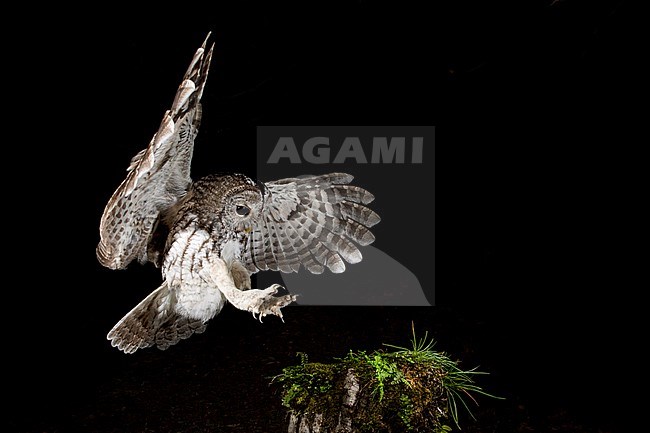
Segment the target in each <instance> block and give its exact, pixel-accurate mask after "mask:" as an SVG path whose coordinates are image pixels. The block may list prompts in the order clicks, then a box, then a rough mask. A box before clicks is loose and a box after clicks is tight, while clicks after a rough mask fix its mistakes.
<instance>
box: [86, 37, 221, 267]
mask: <svg viewBox="0 0 650 433" xmlns="http://www.w3.org/2000/svg"><path fill="white" fill-rule="evenodd" d="M209 36H210V35H208V37H209ZM206 42H207V38H206V41H205V42H203V45H202V46H201V47H200V48H199V49H198V50H197V51H196V54H194V57H193V58H192V62H191V63H190V66H189V68H188V69H187V72H186V73H185V76H184V77H183V81H182V83H181V85H180V86H179V88H178V91H177V93H176V97H175V98H174V102H173V104H172V107H171V109H170V110H167V112H165V115H164V116H163V119H162V122H161V124H160V128H159V129H158V132H156V134H155V135H154V136H153V138H152V139H151V142H150V143H149V145H148V146H147V148H146V149H143V150H142V151H141V152H140V153H138V154H137V155H136V156H135V157H134V158H133V159H132V160H131V165H130V166H129V168H128V169H127V173H128V174H127V176H126V179H124V181H123V182H122V183H121V184H120V186H119V187H118V188H117V190H116V191H115V193H113V196H112V197H111V198H110V200H109V201H108V204H107V205H106V208H105V209H104V213H103V215H102V219H101V223H100V228H99V230H100V237H101V239H100V241H99V244H98V245H97V258H98V260H99V262H100V263H101V264H102V265H104V266H106V267H108V268H111V269H122V268H125V267H126V266H127V265H128V264H129V263H130V262H132V261H133V260H134V259H136V258H137V259H138V260H140V261H141V262H146V261H147V260H152V257H150V255H149V254H148V251H147V250H148V245H149V242H150V240H151V238H152V235H153V232H154V230H155V229H156V225H157V223H158V220H159V216H160V215H161V213H164V212H165V211H166V210H168V209H169V208H170V207H171V206H173V205H174V203H176V202H177V201H178V199H179V198H181V197H182V196H183V195H184V194H185V192H186V191H187V188H188V187H189V185H190V183H191V182H192V180H191V178H190V162H191V160H192V151H193V148H194V138H195V137H196V134H197V132H198V128H199V123H200V121H201V104H200V100H201V96H202V94H203V89H204V87H205V82H206V79H207V76H208V69H209V67H210V60H211V57H212V49H213V47H214V45H213V46H212V47H210V50H209V51H206V48H205V44H206ZM152 261H153V260H152Z"/></svg>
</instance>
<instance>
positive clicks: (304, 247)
mask: <svg viewBox="0 0 650 433" xmlns="http://www.w3.org/2000/svg"><path fill="white" fill-rule="evenodd" d="M352 179H353V177H352V176H350V175H349V174H343V173H331V174H326V175H322V176H315V177H307V178H302V179H282V180H278V181H275V182H268V183H266V184H264V185H263V186H264V187H265V191H264V206H263V210H262V212H261V214H260V215H259V216H258V217H257V218H256V219H255V221H254V223H253V226H252V230H251V233H250V235H249V237H248V239H247V241H246V245H245V248H244V251H243V252H242V256H243V260H244V264H245V266H246V268H247V269H248V270H249V271H251V272H257V271H260V270H267V269H270V270H274V271H277V270H280V271H282V272H298V269H299V268H300V265H303V266H304V267H305V268H307V270H309V271H310V272H312V273H314V274H320V273H322V272H323V271H324V269H325V267H327V268H329V269H330V271H332V272H334V273H340V272H343V271H345V263H344V262H343V260H345V261H346V262H348V263H358V262H360V261H361V258H362V256H361V252H360V251H359V248H357V246H356V245H355V243H357V244H359V245H362V246H365V245H368V244H370V243H372V242H373V241H374V240H375V237H374V235H373V234H372V233H371V232H370V230H369V227H372V226H374V225H375V224H377V223H378V222H379V221H380V218H379V215H377V214H376V213H375V212H373V211H372V210H370V209H369V208H367V207H366V206H365V205H366V204H368V203H370V202H372V201H373V200H374V196H373V195H372V194H370V193H369V192H368V191H366V190H364V189H362V188H359V187H357V186H353V185H349V183H350V182H351V181H352Z"/></svg>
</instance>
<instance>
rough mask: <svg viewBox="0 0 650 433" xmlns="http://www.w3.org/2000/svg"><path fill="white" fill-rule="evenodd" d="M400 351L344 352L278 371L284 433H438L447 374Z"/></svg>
mask: <svg viewBox="0 0 650 433" xmlns="http://www.w3.org/2000/svg"><path fill="white" fill-rule="evenodd" d="M405 353H406V352H401V353H395V352H390V353H385V352H374V353H371V354H366V353H365V352H357V353H352V352H351V353H350V354H349V355H348V356H347V357H346V358H344V359H341V360H338V362H336V363H333V364H320V363H309V362H307V359H306V356H304V355H302V361H301V363H300V364H299V365H296V366H292V367H288V368H285V369H284V372H283V374H282V375H280V376H278V378H276V379H277V381H278V382H281V383H282V384H283V404H284V405H285V406H286V407H287V408H288V409H289V416H288V421H287V422H288V426H287V431H288V432H289V433H343V432H345V433H362V432H363V433H366V432H373V433H383V432H391V433H392V432H444V431H448V430H450V428H449V427H448V426H446V425H445V423H444V422H445V420H446V419H447V418H448V416H449V413H448V394H447V389H446V388H445V384H444V377H445V375H446V374H447V372H446V371H445V369H444V368H443V367H442V366H440V365H435V364H434V363H432V362H425V361H418V360H415V359H413V358H412V357H410V356H407V355H405Z"/></svg>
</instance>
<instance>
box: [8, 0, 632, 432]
mask: <svg viewBox="0 0 650 433" xmlns="http://www.w3.org/2000/svg"><path fill="white" fill-rule="evenodd" d="M549 3H550V2H543V1H537V2H515V1H512V2H464V1H463V2H436V3H435V5H434V6H433V7H431V8H428V9H424V8H420V7H415V6H412V5H410V4H408V3H394V4H390V3H389V4H383V3H382V4H376V3H373V2H365V1H360V2H350V3H348V4H345V5H334V4H329V3H322V4H319V5H318V6H309V7H307V6H304V5H302V6H301V5H296V4H291V5H290V4H277V3H276V2H268V3H266V4H257V5H253V4H249V3H246V4H243V5H242V6H241V7H236V8H229V9H226V8H220V7H217V6H213V7H212V8H211V9H204V8H202V7H200V6H198V5H196V4H194V3H192V4H186V5H185V6H182V7H181V6H180V5H179V6H177V7H176V8H173V9H169V10H157V11H155V12H153V11H152V12H148V13H146V14H145V13H139V12H135V11H133V10H130V9H128V8H120V9H117V8H110V9H109V8H106V9H105V10H101V9H98V10H96V11H90V10H88V11H79V10H76V11H74V12H75V13H77V14H81V15H78V16H73V15H71V14H72V12H73V11H69V10H65V9H61V7H51V8H50V9H47V10H46V9H39V10H38V13H36V12H35V11H31V13H32V14H34V16H36V15H38V19H37V18H33V19H30V18H27V19H26V20H25V22H24V24H21V29H22V30H21V31H18V32H16V34H15V35H13V36H12V37H9V38H7V39H6V41H5V43H6V44H7V45H9V47H8V49H7V50H6V53H7V57H8V58H11V59H12V60H13V61H14V64H13V66H12V67H9V66H8V67H6V72H8V73H9V75H10V76H9V78H7V79H6V81H5V86H6V88H7V92H8V93H12V94H14V93H18V96H19V99H18V100H19V101H21V102H17V103H15V104H13V103H12V108H13V109H14V111H15V112H16V114H17V117H18V118H19V119H18V120H22V123H17V124H16V125H21V126H20V127H19V128H20V132H21V136H22V139H20V140H12V141H10V142H8V143H6V154H5V166H6V169H7V173H10V170H9V169H13V168H16V169H18V170H19V171H18V172H17V173H16V174H13V175H11V177H10V179H9V180H8V181H7V182H6V191H5V192H6V197H5V206H6V209H9V210H10V212H8V213H6V216H5V217H6V218H8V221H9V225H8V227H9V229H8V230H7V233H6V244H7V245H11V247H10V250H9V254H10V255H11V256H12V257H13V259H12V260H11V261H10V262H9V266H8V267H7V268H5V272H4V274H5V290H6V291H7V293H9V294H10V296H9V297H8V299H7V301H6V303H5V310H6V312H7V313H8V316H7V321H8V324H7V325H8V326H7V329H8V332H7V338H8V341H7V342H6V343H5V348H6V349H7V350H6V352H4V353H5V355H4V356H5V357H6V358H7V360H8V361H9V364H8V365H9V367H8V368H7V370H6V376H7V377H6V382H7V384H8V388H7V391H6V392H10V394H9V395H11V396H12V397H11V404H10V406H9V407H8V409H9V410H8V412H9V413H10V417H9V423H10V426H12V427H13V428H15V429H16V430H17V431H25V430H30V428H36V427H33V426H38V428H39V429H40V430H43V431H54V430H57V431H66V430H74V429H81V427H79V426H81V425H83V423H82V422H81V421H78V420H77V421H75V420H76V419H77V418H74V416H75V414H77V415H78V413H79V412H84V411H86V410H87V411H89V412H92V411H93V409H92V406H93V405H95V404H97V405H99V404H100V403H97V402H100V401H103V400H101V398H98V397H96V396H97V393H98V392H100V391H97V390H98V389H100V390H101V389H103V388H102V386H105V385H102V384H105V383H107V382H109V383H110V382H111V381H112V380H114V378H115V375H116V374H119V372H120V371H122V370H129V369H132V370H129V371H140V370H137V368H136V367H137V366H138V365H140V367H141V368H142V369H143V370H145V371H148V374H151V375H155V370H156V366H157V365H159V364H156V363H155V362H154V361H150V359H154V360H158V361H157V362H159V363H166V364H165V365H169V366H172V367H170V368H172V369H173V366H174V362H175V360H176V359H181V358H182V356H183V353H184V352H183V351H184V350H185V351H191V347H192V345H193V340H194V338H193V339H192V340H189V341H187V342H184V343H182V345H179V346H177V347H176V348H174V349H171V350H170V351H168V352H165V353H162V354H160V353H158V352H157V351H156V352H151V354H150V355H146V354H145V355H136V356H139V358H133V359H135V361H131V360H126V361H125V360H124V355H122V354H120V353H118V352H117V351H116V350H115V349H111V348H110V347H108V346H109V345H108V343H107V342H106V340H105V337H104V336H105V334H106V331H107V330H109V329H110V327H111V326H112V325H113V324H114V323H115V321H116V320H117V319H119V318H120V317H121V316H122V315H123V314H124V313H125V312H126V311H128V310H129V309H130V308H131V307H132V306H133V305H135V303H136V302H138V301H139V300H140V299H141V298H142V297H143V296H144V295H145V294H146V293H148V292H149V291H150V290H151V289H153V288H154V287H155V285H156V284H157V283H158V281H159V274H158V272H157V271H156V270H155V269H153V268H151V267H137V266H134V267H132V268H130V269H129V270H127V271H122V272H113V271H109V270H106V269H102V268H101V267H100V266H99V264H98V263H97V262H96V259H95V256H94V248H95V245H96V243H97V241H98V238H99V235H98V224H99V218H100V216H101V211H102V209H103V206H104V204H105V202H106V200H107V199H108V198H109V196H110V194H111V193H112V191H113V190H114V189H115V187H116V186H117V185H118V184H119V182H120V181H121V180H122V178H123V175H124V171H123V170H124V169H125V168H126V166H127V165H128V161H129V159H130V158H131V156H133V155H134V154H135V153H136V152H137V151H138V150H139V149H140V148H142V147H144V146H145V145H146V143H148V141H149V139H150V137H151V135H152V133H153V132H154V131H155V130H156V128H157V126H158V122H159V121H160V117H161V114H162V112H163V111H164V110H165V109H166V108H167V107H168V105H169V103H170V102H171V100H172V98H173V95H174V92H175V90H176V86H177V85H178V80H179V78H180V77H181V75H182V73H183V72H184V70H185V68H186V66H187V62H188V61H189V58H190V57H191V55H192V53H193V51H194V50H195V49H196V47H197V46H198V45H199V44H200V43H201V41H202V40H203V38H204V36H205V34H206V32H207V31H209V30H211V31H212V32H213V37H212V39H213V40H214V41H215V43H216V47H215V55H214V60H213V65H212V69H211V73H210V81H209V84H208V87H207V90H206V93H205V95H204V107H205V113H206V117H205V119H204V123H203V125H202V128H201V133H200V135H199V138H198V140H197V144H196V148H195V149H196V150H195V161H194V164H193V173H194V176H195V177H198V176H201V175H205V174H208V173H211V172H215V171H241V172H244V173H254V172H255V164H256V161H255V158H254V157H253V156H252V155H253V154H254V149H255V125H258V124H266V125H274V124H280V125H282V124H312V125H313V124H316V125H318V124H323V125H327V124H330V125H346V124H352V125H355V124H357V125H358V124H370V125H372V124H375V125H381V124H393V125H399V124H407V125H408V124H432V125H436V143H437V149H436V209H437V212H436V236H437V243H436V256H437V257H436V269H437V273H436V303H437V305H438V306H437V307H435V308H433V309H428V310H422V309H379V310H363V311H353V309H338V310H332V309H328V308H325V309H322V310H319V309H318V308H313V309H311V310H303V311H308V312H307V313H295V314H296V315H304V314H307V315H309V317H310V318H311V319H310V320H312V322H309V323H312V324H313V323H317V324H319V326H321V328H319V329H321V330H322V329H324V330H328V329H330V330H331V332H332V334H331V335H327V334H323V333H319V334H315V335H313V334H312V333H311V331H313V329H314V328H313V327H311V326H305V327H304V328H301V327H299V326H295V325H294V327H293V328H286V329H292V330H294V331H295V332H296V333H300V332H302V334H301V335H298V336H296V339H298V340H299V341H305V342H311V343H309V344H311V346H310V345H309V344H306V345H304V346H300V345H297V344H296V345H294V346H291V351H296V350H304V351H307V352H309V351H310V350H311V351H312V352H313V351H314V350H317V349H316V348H317V347H319V346H320V345H322V344H324V343H323V342H324V341H329V342H331V341H334V342H340V343H341V346H342V347H338V349H339V352H338V354H342V353H344V352H345V351H346V350H347V349H348V348H355V347H356V346H357V345H360V346H362V347H363V346H364V345H370V346H372V345H373V344H375V343H377V342H381V341H386V339H385V338H384V337H386V338H388V336H390V335H393V334H394V335H401V336H404V339H405V338H407V336H408V332H409V330H408V327H406V326H405V324H408V323H410V320H415V321H416V325H418V322H419V323H420V324H421V328H422V329H423V330H425V329H426V330H431V331H433V332H434V334H436V335H438V332H437V329H438V327H439V328H440V329H441V330H444V332H443V331H440V332H439V336H438V338H439V345H440V346H439V347H441V348H442V349H444V350H449V351H450V352H451V353H452V355H453V356H458V357H463V356H464V353H465V352H469V355H467V356H468V357H469V358H470V361H471V362H475V363H477V364H481V366H482V368H483V369H485V370H488V371H492V372H493V373H494V374H493V376H492V378H491V379H489V380H488V382H487V386H489V387H491V389H493V390H495V392H497V393H500V394H501V395H505V396H507V397H508V398H509V399H510V401H511V402H512V401H514V402H515V403H518V402H521V404H522V405H525V406H526V407H531V409H530V410H531V411H534V410H535V409H533V408H535V407H537V408H548V407H553V408H556V407H557V408H561V409H562V410H566V411H568V412H569V413H571V414H575V415H574V416H575V417H576V419H577V420H578V421H577V422H582V423H585V424H586V425H590V426H596V427H600V426H603V428H604V429H606V430H607V429H612V430H615V429H616V427H617V426H623V425H625V423H632V421H631V417H632V416H633V415H634V414H635V413H636V411H635V410H634V409H633V408H632V406H630V405H631V404H632V403H631V402H632V401H633V399H632V398H631V397H630V396H629V391H630V390H631V389H633V388H634V386H635V383H636V376H635V374H634V373H632V372H634V371H637V367H638V366H637V364H638V361H637V358H636V357H635V354H634V351H635V348H636V347H637V346H638V345H639V344H640V343H639V341H637V340H635V339H634V338H633V334H632V331H633V330H634V327H633V326H632V323H631V319H634V318H635V317H636V316H635V313H634V312H633V308H632V304H633V301H632V299H631V294H632V293H633V289H634V288H635V287H637V288H638V287H640V286H639V285H638V284H631V283H630V282H629V281H627V275H628V274H629V273H630V271H631V270H632V269H633V268H634V267H635V266H636V263H638V260H636V261H635V260H634V259H632V258H631V257H630V255H629V254H628V249H627V247H625V246H624V242H625V241H628V240H630V234H628V232H629V225H630V220H631V218H632V216H633V213H634V212H633V211H631V210H627V209H628V207H627V205H628V203H629V201H630V200H633V198H631V197H629V196H628V194H626V191H629V190H630V189H631V187H632V186H634V183H635V180H634V179H635V172H634V170H632V169H631V168H629V167H630V166H631V164H632V163H633V162H634V161H633V160H634V157H633V156H632V154H631V153H629V152H628V151H627V150H626V149H627V148H628V147H627V146H628V145H629V144H630V143H635V142H638V139H637V138H636V137H635V135H634V134H633V129H632V128H634V127H635V126H636V125H637V123H636V122H637V120H636V118H635V115H634V114H633V113H634V112H635V111H636V110H635V109H634V108H633V105H632V104H633V101H635V100H636V99H637V98H638V88H637V84H638V80H636V78H637V74H638V72H637V70H636V66H635V60H636V59H637V58H638V56H639V54H640V53H639V52H638V51H636V49H635V47H634V44H633V41H634V40H635V39H634V38H635V35H634V32H635V29H636V27H635V26H633V25H631V24H630V23H629V22H628V21H627V19H626V17H627V15H628V13H629V11H628V10H627V9H628V4H627V3H626V2H624V1H610V2H587V1H571V0H566V1H560V2H557V3H555V4H554V5H550V4H549ZM29 16H31V15H29V14H28V15H26V17H29ZM23 18H24V17H23ZM19 42H20V43H19ZM14 54H15V55H14ZM224 148H227V149H228V150H227V151H224V150H223V149H224ZM641 198H642V197H637V198H636V200H637V201H638V200H639V199H641ZM395 206H403V207H404V211H405V212H413V213H414V214H416V215H417V214H418V213H419V212H421V210H420V209H418V208H417V206H416V207H414V206H413V205H412V204H410V203H409V204H404V203H396V204H395ZM25 233H27V234H25ZM16 273H18V274H16ZM16 275H18V277H16ZM15 295H17V296H15ZM297 310H302V309H294V310H290V311H291V312H293V311H297ZM224 315H225V318H224V319H223V322H222V323H221V325H218V326H217V325H214V324H213V325H212V326H211V327H209V331H208V332H207V333H206V334H205V335H204V336H200V337H195V338H196V341H197V343H194V344H197V345H200V344H203V346H204V347H210V346H211V345H213V344H215V345H217V346H219V345H221V346H223V347H224V348H225V350H231V351H233V352H237V351H238V350H239V349H238V348H237V347H236V346H235V347H231V346H229V345H228V344H229V342H232V341H237V338H238V337H237V336H238V332H241V333H242V334H241V335H242V336H249V335H251V334H250V333H251V332H252V333H258V334H259V333H264V336H265V338H266V339H268V340H269V341H272V339H273V338H274V337H273V332H272V331H273V330H275V329H280V328H277V326H278V325H277V324H275V323H272V324H269V325H268V327H267V328H264V327H255V328H251V327H252V326H253V325H250V324H247V323H248V322H247V321H250V320H251V319H250V318H249V317H248V316H247V315H245V314H243V313H242V314H236V312H228V311H226V312H224ZM288 316H290V314H288ZM364 316H365V317H369V319H368V321H367V322H364V320H363V319H364ZM373 317H375V319H374V321H373V319H372V318H373ZM377 317H380V318H381V320H380V319H377ZM431 317H433V318H434V319H431V321H427V320H429V318H431ZM288 319H289V320H291V319H290V317H288ZM328 321H332V324H331V326H330V325H328ZM244 322H245V323H244ZM378 323H381V327H379V328H373V327H374V326H376V325H377V324H378ZM226 325H230V327H228V326H226ZM289 326H290V325H289ZM210 328H215V329H210ZM216 328H218V329H216ZM283 329H284V328H283ZM377 329H380V330H383V331H385V333H386V335H381V332H380V335H378V336H377V339H376V341H375V340H372V339H371V338H370V337H368V335H370V334H372V333H373V332H377ZM224 334H227V336H224ZM242 338H244V337H242ZM202 342H203V343H202ZM357 342H358V344H357ZM466 345H469V346H475V348H476V351H477V353H478V354H476V353H475V352H473V351H472V350H469V349H467V348H466V347H465V346H466ZM375 347H376V346H375ZM288 350H289V349H287V351H288ZM147 353H148V352H147ZM241 353H242V356H244V354H246V355H250V356H255V352H254V351H252V349H247V350H243V349H242V351H241ZM472 353H474V354H473V355H472ZM290 355H292V354H290ZM192 356H193V357H194V359H200V358H201V351H198V352H196V351H195V352H194V353H193V355H192ZM165 357H166V358H165ZM131 362H134V363H135V364H134V366H132V365H131V364H130V363H131ZM148 362H154V363H153V364H151V365H150V364H147V363H148ZM197 362H200V361H197ZM211 362H214V364H215V365H218V364H219V362H220V359H219V357H218V356H217V357H216V358H212V359H211ZM142 365H144V367H142ZM278 368H279V367H278ZM150 370H153V371H150ZM116 372H117V373H116ZM165 375H166V376H165V378H166V379H169V380H170V381H171V382H173V381H174V380H175V379H174V376H173V374H170V373H169V371H166V372H165ZM160 383H161V385H160V387H159V388H155V389H154V390H153V392H155V393H160V394H164V393H165V392H166V391H165V390H166V388H165V384H164V380H163V379H161V382H160ZM176 385H178V384H176ZM169 387H170V389H171V387H172V385H169ZM261 389H262V390H263V389H266V388H264V387H262V388H261ZM186 392H187V393H188V394H191V392H192V391H191V390H190V389H186ZM231 392H232V390H231ZM255 392H259V391H258V390H255ZM242 393H243V394H244V396H242V397H241V398H242V400H245V399H246V398H248V397H247V396H246V395H247V393H248V391H243V390H242ZM151 398H152V401H153V402H154V403H152V404H155V401H156V400H155V398H156V396H155V395H151ZM125 404H126V403H125ZM84 405H88V406H89V407H91V409H80V408H85V407H86V406H84ZM182 409H183V406H178V407H176V412H175V415H174V416H176V417H178V416H179V415H178V414H179V413H181V412H182ZM263 409H264V406H259V410H260V411H263ZM538 410H539V411H543V410H545V409H538ZM71 416H73V418H74V419H73V420H72V421H70V417H71ZM133 416H134V417H136V418H137V415H133ZM143 416H144V415H143ZM169 416H171V415H169ZM181 418H182V417H181ZM131 419H134V418H131ZM65 426H67V427H65ZM134 429H135V430H138V428H134ZM179 429H180V430H182V428H179ZM116 430H120V428H117V427H116ZM121 430H122V431H130V430H131V429H130V428H129V427H128V426H127V425H124V424H123V425H121ZM106 431H109V428H108V427H107V428H106ZM251 431H253V430H251ZM261 431H263V430H261Z"/></svg>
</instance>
